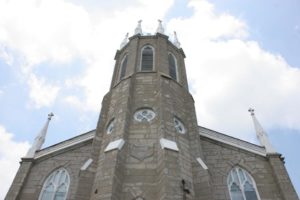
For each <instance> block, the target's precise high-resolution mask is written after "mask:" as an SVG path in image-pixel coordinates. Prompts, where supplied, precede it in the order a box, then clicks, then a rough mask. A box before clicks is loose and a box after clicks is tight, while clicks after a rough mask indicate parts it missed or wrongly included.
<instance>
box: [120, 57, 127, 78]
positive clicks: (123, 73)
mask: <svg viewBox="0 0 300 200" xmlns="http://www.w3.org/2000/svg"><path fill="white" fill-rule="evenodd" d="M127 57H128V56H127V55H126V56H125V57H124V58H123V62H122V65H121V73H120V80H121V79H122V78H123V77H124V76H125V73H126V68H127Z"/></svg>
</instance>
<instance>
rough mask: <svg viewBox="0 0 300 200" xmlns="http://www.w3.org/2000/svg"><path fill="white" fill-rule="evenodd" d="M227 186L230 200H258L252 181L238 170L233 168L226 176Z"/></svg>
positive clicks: (247, 174)
mask: <svg viewBox="0 0 300 200" xmlns="http://www.w3.org/2000/svg"><path fill="white" fill-rule="evenodd" d="M227 185H228V189H229V193H230V197H231V200H259V199H260V198H259V194H258V192H257V189H256V184H255V181H254V179H253V178H252V177H251V176H250V174H249V173H248V172H247V171H246V170H244V169H242V168H240V167H235V168H233V169H232V170H231V171H230V172H229V175H228V178H227Z"/></svg>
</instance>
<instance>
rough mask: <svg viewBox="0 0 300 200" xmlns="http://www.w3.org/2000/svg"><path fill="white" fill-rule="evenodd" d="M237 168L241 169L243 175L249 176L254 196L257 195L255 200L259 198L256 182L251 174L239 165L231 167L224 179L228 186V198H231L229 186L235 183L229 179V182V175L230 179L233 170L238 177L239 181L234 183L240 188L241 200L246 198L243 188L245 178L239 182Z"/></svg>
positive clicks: (259, 199) (239, 179)
mask: <svg viewBox="0 0 300 200" xmlns="http://www.w3.org/2000/svg"><path fill="white" fill-rule="evenodd" d="M239 170H241V171H242V172H243V174H244V176H245V177H247V178H249V179H250V181H251V183H250V184H251V185H252V187H253V189H254V190H255V194H256V197H257V200H261V198H260V195H259V192H258V189H257V186H256V182H255V180H254V178H253V177H252V176H251V174H250V173H249V172H248V171H247V170H245V169H244V168H242V167H240V166H235V167H233V168H232V169H231V170H230V171H229V173H228V176H227V179H226V184H227V188H228V192H229V196H230V200H233V199H232V195H231V186H232V184H233V183H235V182H234V181H231V183H229V178H230V177H231V179H233V177H232V172H233V171H235V172H236V174H237V177H238V181H239V183H236V184H237V186H238V187H239V189H240V190H241V193H242V196H243V200H246V195H245V190H244V186H245V183H246V182H247V180H245V181H244V182H243V183H241V182H242V181H241V180H242V179H241V177H240V174H239Z"/></svg>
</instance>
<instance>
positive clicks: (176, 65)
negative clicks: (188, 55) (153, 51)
mask: <svg viewBox="0 0 300 200" xmlns="http://www.w3.org/2000/svg"><path fill="white" fill-rule="evenodd" d="M169 56H172V57H173V59H174V62H175V73H176V78H175V79H174V78H173V77H172V76H171V73H170V62H169ZM168 70H169V75H170V77H171V78H172V79H174V80H176V81H177V82H179V70H178V62H177V58H176V56H175V55H174V54H173V53H171V52H168Z"/></svg>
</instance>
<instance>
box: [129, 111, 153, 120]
mask: <svg viewBox="0 0 300 200" xmlns="http://www.w3.org/2000/svg"><path fill="white" fill-rule="evenodd" d="M154 117H155V113H154V112H153V110H151V109H149V108H143V109H140V110H138V111H136V112H135V114H134V119H135V120H136V121H139V122H143V121H146V122H149V121H151V120H152V119H154Z"/></svg>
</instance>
